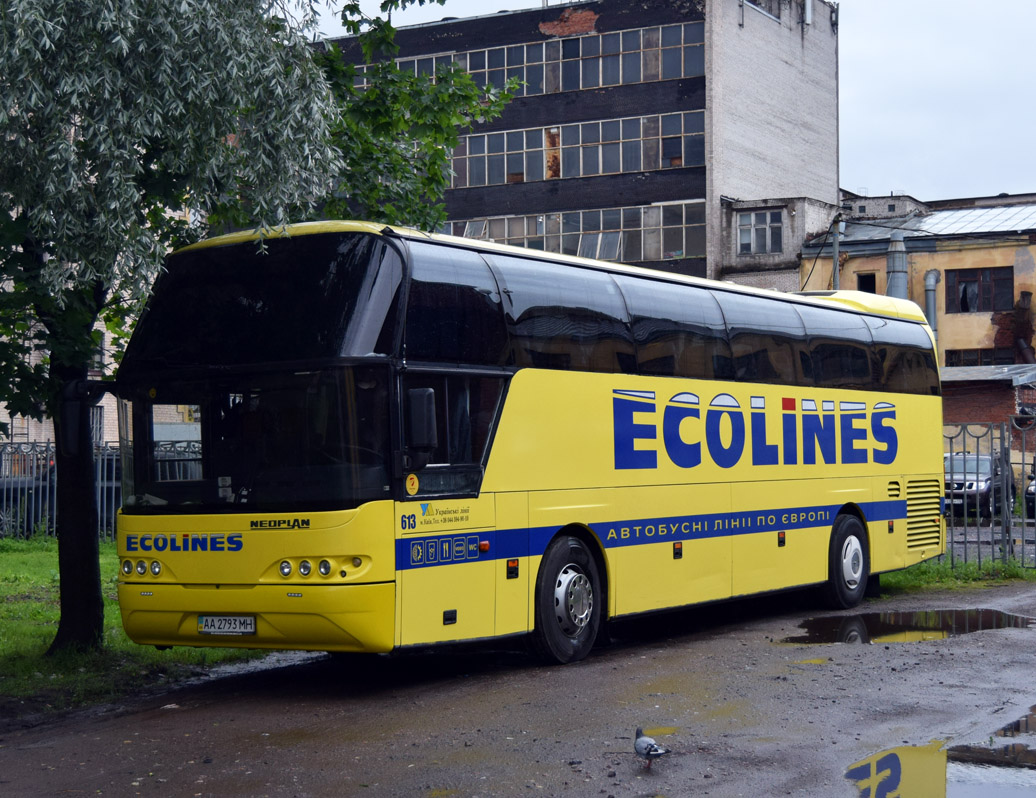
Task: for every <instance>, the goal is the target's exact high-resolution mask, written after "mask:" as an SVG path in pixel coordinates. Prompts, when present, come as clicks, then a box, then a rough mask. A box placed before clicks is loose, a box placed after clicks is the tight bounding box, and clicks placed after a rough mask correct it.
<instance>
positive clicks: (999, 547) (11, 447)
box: [0, 416, 1036, 568]
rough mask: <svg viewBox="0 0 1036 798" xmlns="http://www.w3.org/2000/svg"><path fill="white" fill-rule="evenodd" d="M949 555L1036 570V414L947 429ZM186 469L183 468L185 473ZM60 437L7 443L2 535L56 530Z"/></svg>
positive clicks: (104, 529) (100, 490)
mask: <svg viewBox="0 0 1036 798" xmlns="http://www.w3.org/2000/svg"><path fill="white" fill-rule="evenodd" d="M943 435H944V441H943V443H944V447H943V450H944V452H945V463H944V465H945V489H946V494H945V495H946V538H947V539H946V556H947V557H948V558H949V559H950V561H951V563H953V564H954V565H956V564H958V563H969V562H975V563H977V564H980V565H981V564H982V563H983V562H984V561H986V560H989V559H995V560H1000V561H1006V560H1007V559H1010V558H1013V559H1015V560H1017V561H1018V562H1019V563H1020V564H1021V565H1023V566H1025V567H1027V568H1036V491H1034V487H1036V478H1034V476H1033V474H1034V472H1036V416H1014V417H1012V418H1011V419H1010V420H1009V421H1007V422H989V423H966V424H965V423H947V424H946V425H945V426H944V430H943ZM197 447H198V444H197V443H196V442H180V443H175V444H174V443H169V444H168V448H169V452H168V453H166V454H165V456H164V457H161V458H160V459H161V460H162V461H163V462H162V463H161V464H160V465H161V466H162V467H163V468H162V470H163V471H166V470H168V471H169V472H170V473H169V474H166V475H164V478H167V479H184V478H191V477H189V476H186V474H187V473H188V472H189V473H190V474H191V475H192V476H193V475H194V472H195V471H196V470H197V468H198V459H199V456H200V455H199V453H198V452H197V451H195V449H196V448H197ZM94 469H95V471H94V482H95V487H96V491H97V510H98V530H97V532H98V535H100V537H101V539H102V540H114V538H115V516H116V513H117V512H118V509H119V507H120V505H121V504H122V484H121V476H122V469H121V463H120V460H119V448H118V446H115V445H113V444H108V443H106V444H102V445H99V446H96V447H95V449H94ZM181 472H183V473H181ZM57 480H58V475H57V470H56V469H55V467H54V444H53V443H0V537H4V536H13V537H28V536H30V535H33V534H49V535H53V534H54V533H55V530H56V524H57Z"/></svg>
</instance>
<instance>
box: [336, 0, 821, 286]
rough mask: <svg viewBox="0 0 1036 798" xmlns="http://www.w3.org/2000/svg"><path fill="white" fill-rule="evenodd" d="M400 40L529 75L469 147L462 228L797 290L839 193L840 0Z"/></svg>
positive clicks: (444, 56) (504, 19) (419, 65)
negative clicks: (808, 250)
mask: <svg viewBox="0 0 1036 798" xmlns="http://www.w3.org/2000/svg"><path fill="white" fill-rule="evenodd" d="M396 40H397V43H398V44H399V45H400V52H399V54H398V56H397V62H398V63H399V65H400V67H401V68H403V69H413V70H414V71H415V72H417V73H421V72H425V73H429V74H431V73H433V72H434V70H435V68H436V66H437V65H439V64H441V63H447V62H455V63H458V64H460V65H461V66H462V67H463V68H464V69H466V70H467V71H468V72H469V73H470V74H471V75H472V76H473V77H474V78H475V80H476V81H477V82H479V83H481V84H482V85H495V86H502V85H503V84H504V82H505V81H506V80H507V79H509V78H518V79H519V80H521V81H522V83H523V88H522V89H521V90H520V92H519V94H518V96H516V97H515V99H514V100H513V101H512V102H511V103H510V104H509V105H508V107H507V108H506V109H505V111H504V113H503V115H502V116H501V117H500V118H498V119H496V120H493V121H492V122H490V123H487V124H483V125H480V126H478V127H477V128H476V129H475V130H473V131H472V132H470V133H469V134H467V135H464V136H463V137H462V139H461V141H460V144H459V146H458V147H457V148H456V150H455V151H454V153H453V168H454V179H453V185H452V188H451V189H450V190H449V191H448V192H447V194H446V198H445V199H446V208H447V213H448V218H449V224H448V226H447V231H448V232H451V233H454V234H456V235H465V236H469V237H474V238H480V239H488V240H493V241H498V242H503V243H510V244H516V245H518V246H524V247H530V248H535V249H545V250H549V251H553V252H563V253H568V254H573V255H583V256H587V257H596V258H601V259H604V260H620V261H624V262H628V263H637V264H641V265H645V266H650V267H653V268H658V269H664V270H666V271H673V272H679V273H684V274H693V275H698V276H710V277H720V276H727V277H730V278H731V279H738V280H740V281H742V282H754V283H755V284H759V285H774V287H786V288H789V289H797V288H798V286H797V285H793V284H792V283H794V282H795V281H796V280H797V274H798V270H797V267H798V253H799V250H800V244H801V242H802V241H803V240H804V239H805V236H806V235H808V234H810V233H815V232H817V230H819V229H823V227H824V226H826V224H827V223H828V222H829V220H830V216H831V215H832V214H833V208H834V206H835V204H836V202H837V199H838V187H837V177H838V142H837V131H838V107H837V94H838V93H837V16H836V9H835V8H834V7H833V6H832V5H829V4H828V3H826V2H823V0H756V1H755V2H753V1H752V0H639V2H633V1H632V0H598V1H597V2H576V3H567V4H563V5H553V6H549V7H545V8H537V9H531V10H525V11H512V12H501V13H498V14H492V15H487V16H483V17H474V18H468V19H454V20H444V21H442V22H438V23H432V24H426V25H419V26H413V27H409V28H401V29H400V30H399V31H398V32H397V39H396ZM338 44H339V46H340V47H341V48H342V50H343V52H344V54H345V56H346V57H347V58H349V59H350V60H353V61H358V60H359V53H358V49H357V47H356V43H355V41H354V40H350V39H343V40H339V41H338ZM360 80H361V81H362V77H361V78H360ZM813 206H816V207H817V208H819V209H821V210H820V211H819V212H817V213H815V214H810V213H808V212H803V213H801V215H800V217H799V218H798V219H796V218H795V216H796V214H798V213H799V212H800V210H801V209H804V208H805V209H807V210H808V209H809V208H812V207H813ZM807 228H809V229H807ZM778 275H780V276H778ZM781 279H783V281H784V282H785V283H787V285H784V286H782V285H779V284H778V283H780V282H781Z"/></svg>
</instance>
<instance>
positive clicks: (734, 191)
mask: <svg viewBox="0 0 1036 798" xmlns="http://www.w3.org/2000/svg"><path fill="white" fill-rule="evenodd" d="M804 2H805V3H810V4H811V6H812V22H811V23H810V24H808V25H807V24H805V22H804V19H803V17H804V13H805V12H804ZM804 2H802V1H801V0H793V2H790V3H779V4H778V6H779V8H780V11H781V19H779V20H778V19H776V18H775V17H773V16H771V15H770V14H767V13H765V12H764V11H762V10H760V9H759V8H757V7H756V6H754V5H753V4H752V3H750V2H745V3H741V2H739V1H738V0H712V2H710V3H709V5H708V10H707V14H706V43H707V44H706V47H707V50H706V71H707V74H708V75H709V78H710V80H709V82H708V84H707V86H706V108H707V109H708V120H709V121H708V128H707V138H708V141H707V143H706V155H707V159H706V166H707V178H706V179H707V188H708V195H709V197H710V198H711V199H712V200H713V201H712V202H711V204H710V211H711V212H712V213H713V214H714V215H713V217H712V218H711V219H710V222H709V234H710V235H709V241H710V246H709V262H710V263H711V264H720V263H724V262H729V261H730V260H731V259H732V258H733V255H734V252H732V251H730V250H729V249H728V250H724V249H722V248H721V247H722V246H723V238H722V236H721V235H720V229H721V225H722V215H721V213H720V208H719V203H718V198H719V195H720V194H722V195H724V196H727V197H732V198H735V199H740V200H753V199H762V198H771V197H809V198H812V199H815V200H820V201H822V202H825V203H830V204H831V205H835V204H837V202H838V31H837V25H836V24H833V23H832V12H833V9H832V6H830V5H829V4H828V3H826V2H823V1H822V0H804ZM799 241H801V239H800V240H799ZM793 245H796V244H795V243H793V240H791V239H790V237H789V239H788V241H787V244H786V246H793Z"/></svg>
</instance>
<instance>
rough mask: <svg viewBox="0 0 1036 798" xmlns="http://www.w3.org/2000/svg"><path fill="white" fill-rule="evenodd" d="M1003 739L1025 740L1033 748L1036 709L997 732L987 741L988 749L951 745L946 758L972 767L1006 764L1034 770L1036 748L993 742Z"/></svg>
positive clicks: (980, 746)
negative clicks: (972, 765) (1026, 739)
mask: <svg viewBox="0 0 1036 798" xmlns="http://www.w3.org/2000/svg"><path fill="white" fill-rule="evenodd" d="M1007 738H1010V739H1013V740H1020V739H1023V738H1029V741H1030V742H1031V743H1033V744H1034V745H1036V707H1032V708H1031V709H1030V710H1029V714H1028V715H1026V716H1025V717H1024V718H1019V719H1018V720H1016V721H1015V722H1014V723H1009V724H1007V725H1006V726H1004V727H1003V728H1001V729H998V730H997V732H996V734H994V735H993V736H992V737H990V738H989V745H988V746H985V745H955V746H954V747H953V748H950V749H949V758H950V759H951V760H953V761H955V762H966V763H970V764H974V765H993V766H1003V765H1008V766H1010V767H1016V768H1032V769H1036V749H1034V748H1032V747H1030V746H1029V745H1027V744H1026V743H1024V742H1020V741H1018V742H1010V743H998V742H997V740H1003V739H1007ZM1034 775H1036V774H1034ZM1030 783H1032V782H1030Z"/></svg>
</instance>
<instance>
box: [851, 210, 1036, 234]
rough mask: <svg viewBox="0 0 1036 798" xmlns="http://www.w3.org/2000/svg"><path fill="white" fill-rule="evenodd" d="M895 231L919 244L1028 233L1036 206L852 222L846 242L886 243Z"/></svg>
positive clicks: (1035, 218)
mask: <svg viewBox="0 0 1036 798" xmlns="http://www.w3.org/2000/svg"><path fill="white" fill-rule="evenodd" d="M895 229H899V230H902V231H903V235H904V238H909V239H915V240H916V239H919V238H921V239H923V238H926V237H928V236H956V235H978V234H983V233H1021V232H1028V231H1033V230H1036V204H1030V205H1002V206H999V207H995V208H962V209H955V210H945V211H934V212H932V213H930V214H927V215H925V216H906V217H898V218H895V217H893V218H890V219H874V220H873V221H864V220H858V221H848V222H846V224H845V234H844V235H843V236H842V240H843V241H845V242H847V243H849V242H852V241H879V240H886V239H888V237H889V234H890V233H891V232H892V230H895Z"/></svg>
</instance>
